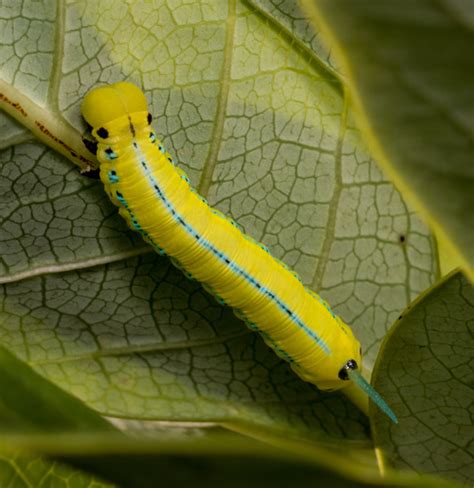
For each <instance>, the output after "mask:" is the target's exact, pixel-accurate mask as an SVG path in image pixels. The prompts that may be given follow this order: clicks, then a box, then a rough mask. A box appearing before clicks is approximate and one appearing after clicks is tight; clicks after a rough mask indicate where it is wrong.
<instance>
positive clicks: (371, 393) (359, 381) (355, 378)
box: [347, 369, 398, 424]
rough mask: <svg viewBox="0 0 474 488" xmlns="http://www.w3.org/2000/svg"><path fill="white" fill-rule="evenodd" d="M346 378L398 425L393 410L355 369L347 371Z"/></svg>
mask: <svg viewBox="0 0 474 488" xmlns="http://www.w3.org/2000/svg"><path fill="white" fill-rule="evenodd" d="M347 376H348V377H349V380H351V381H352V382H353V383H354V384H355V385H356V386H358V387H359V388H360V389H361V390H362V391H363V392H364V393H366V394H367V396H368V397H369V398H370V399H371V400H372V401H373V402H374V403H375V405H377V406H378V407H379V408H380V410H382V412H383V413H385V415H387V417H389V418H390V420H391V421H392V422H393V423H395V424H398V418H397V416H396V415H395V414H394V413H393V410H392V409H391V408H390V407H389V406H388V405H387V402H386V401H385V400H384V399H383V398H382V397H381V396H380V394H379V393H378V392H377V391H376V390H375V388H374V387H373V386H372V385H371V384H370V383H369V382H368V381H367V380H366V379H365V378H364V377H363V376H362V374H361V373H360V371H358V370H357V369H348V370H347Z"/></svg>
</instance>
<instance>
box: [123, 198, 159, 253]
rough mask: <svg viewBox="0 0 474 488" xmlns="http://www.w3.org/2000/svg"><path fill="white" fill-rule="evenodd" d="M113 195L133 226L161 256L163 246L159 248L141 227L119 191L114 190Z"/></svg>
mask: <svg viewBox="0 0 474 488" xmlns="http://www.w3.org/2000/svg"><path fill="white" fill-rule="evenodd" d="M115 196H116V197H117V200H118V201H119V202H120V203H121V204H122V206H123V207H124V208H125V209H126V210H127V212H128V214H129V215H130V220H131V222H132V225H133V227H134V228H135V229H136V230H137V231H138V232H139V233H140V234H141V235H142V236H143V237H144V238H145V239H147V241H148V242H149V243H150V244H151V245H152V246H153V247H154V248H155V249H156V250H157V251H158V253H159V254H161V255H162V256H163V255H164V254H166V252H165V250H164V249H163V248H161V247H160V246H158V244H156V243H155V242H154V241H153V239H152V238H151V237H150V235H149V234H148V232H147V231H146V230H145V229H143V227H142V226H141V225H140V223H139V222H138V220H137V218H136V217H135V214H134V213H133V212H132V210H131V209H130V207H129V205H128V203H127V201H126V200H125V198H124V196H123V195H122V194H121V193H120V192H119V191H116V192H115Z"/></svg>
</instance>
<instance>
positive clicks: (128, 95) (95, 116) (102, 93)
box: [81, 81, 151, 139]
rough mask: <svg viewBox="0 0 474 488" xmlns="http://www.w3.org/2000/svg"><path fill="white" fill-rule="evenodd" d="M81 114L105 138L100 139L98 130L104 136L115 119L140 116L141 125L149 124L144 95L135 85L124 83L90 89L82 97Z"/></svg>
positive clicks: (97, 132)
mask: <svg viewBox="0 0 474 488" xmlns="http://www.w3.org/2000/svg"><path fill="white" fill-rule="evenodd" d="M81 112H82V115H83V117H84V119H85V120H86V122H87V123H88V124H89V125H91V126H92V127H93V128H94V132H95V133H96V134H97V135H98V136H99V137H101V138H102V139H105V138H106V137H102V135H101V133H100V129H104V130H103V131H102V134H103V135H106V134H107V132H108V130H107V127H108V126H109V125H110V123H111V122H113V121H115V120H117V119H121V118H123V117H127V118H128V119H129V120H131V119H132V118H134V119H135V117H134V115H135V116H138V114H140V118H143V119H144V120H143V123H150V122H151V120H150V117H149V116H148V107H147V100H146V98H145V95H144V94H143V92H142V91H141V90H140V88H138V87H137V86H136V85H134V84H133V83H129V82H126V81H122V82H119V83H114V84H112V85H106V86H100V87H98V88H94V89H92V90H91V91H90V92H89V93H87V95H86V96H85V97H84V100H83V102H82V106H81ZM134 122H135V120H134ZM94 135H95V134H94Z"/></svg>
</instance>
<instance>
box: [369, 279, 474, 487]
mask: <svg viewBox="0 0 474 488" xmlns="http://www.w3.org/2000/svg"><path fill="white" fill-rule="evenodd" d="M473 322H474V288H473V287H472V286H471V285H470V284H469V283H468V282H467V280H466V279H465V278H464V277H463V276H462V274H461V273H456V274H453V275H452V276H450V277H448V278H447V279H446V280H445V281H443V282H441V283H439V284H438V285H437V286H436V287H434V288H433V289H432V290H431V291H430V292H429V293H427V294H426V295H424V296H423V297H421V298H420V299H419V300H418V301H417V302H416V303H414V304H413V306H411V307H410V308H408V309H407V311H406V312H405V313H404V314H403V315H402V316H401V317H400V319H399V321H398V322H397V324H396V326H395V327H394V329H393V330H392V331H391V332H390V336H389V337H387V341H386V342H385V345H384V347H383V349H382V355H381V359H380V361H379V362H378V366H376V367H375V369H374V376H375V384H376V385H378V386H380V388H381V389H383V391H384V393H385V396H386V398H387V399H388V400H389V402H390V403H391V404H392V405H393V407H394V408H395V409H396V411H397V413H398V416H399V420H400V424H399V425H397V426H396V427H395V426H389V425H387V422H386V421H385V419H383V418H381V416H380V415H379V414H376V422H375V424H374V435H375V442H376V443H377V445H379V446H380V447H381V448H382V449H383V451H384V452H386V453H387V455H388V457H389V459H390V460H391V461H393V462H394V463H395V465H396V466H397V467H403V468H413V469H415V470H417V471H421V472H427V473H437V474H440V475H442V476H447V477H449V478H453V479H455V480H458V481H461V482H463V483H466V485H467V484H469V485H470V486H472V483H473V482H474V469H473V467H474V463H473V458H474V450H473V447H472V439H473V437H474V427H473V424H472V407H473V404H474V391H473V388H472V386H473V380H474V368H473V361H472V358H473V356H474V340H473ZM374 413H375V412H374Z"/></svg>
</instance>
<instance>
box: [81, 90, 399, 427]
mask: <svg viewBox="0 0 474 488" xmlns="http://www.w3.org/2000/svg"><path fill="white" fill-rule="evenodd" d="M82 114H83V116H84V118H85V120H86V122H87V123H88V124H90V125H91V126H92V127H93V129H92V135H93V137H94V138H95V139H96V140H97V143H98V144H97V157H98V159H99V162H100V178H101V180H102V182H103V184H104V187H105V190H106V192H107V194H108V195H109V197H110V199H111V201H112V202H113V203H114V204H115V205H116V206H117V207H118V208H119V212H120V215H121V216H122V217H123V218H124V219H125V220H126V222H127V224H128V226H129V227H130V228H131V229H133V230H135V231H137V232H139V233H140V234H141V235H142V237H143V238H144V239H145V240H146V241H147V242H148V243H149V244H150V245H151V246H153V247H154V249H155V250H156V251H157V252H159V253H161V254H166V255H168V256H169V257H170V258H171V259H172V261H173V263H174V264H175V265H177V266H178V267H179V268H181V269H182V270H183V271H184V272H185V273H186V274H187V275H188V276H189V277H192V278H193V279H196V280H198V281H200V282H201V283H202V285H203V286H204V288H205V289H206V290H208V291H210V292H211V293H212V294H213V295H214V296H216V297H217V298H218V300H219V301H220V302H221V303H225V304H226V305H228V306H230V307H232V308H233V309H234V312H235V314H236V315H237V316H238V317H239V318H241V319H243V320H244V321H245V322H246V324H247V325H248V327H249V328H250V329H252V330H254V331H257V332H258V333H259V334H261V336H262V337H263V339H264V341H265V342H266V343H267V344H268V345H269V346H270V347H271V348H272V349H273V350H274V351H275V352H276V354H278V355H279V356H280V357H282V358H283V359H285V360H286V361H288V362H289V364H290V366H291V367H292V368H293V370H294V371H295V372H296V373H297V374H298V375H299V376H300V377H301V378H302V379H303V380H305V381H308V382H310V383H312V384H314V385H316V386H317V387H318V388H320V389H322V390H338V389H343V388H347V387H348V386H349V385H350V384H352V385H356V386H357V387H358V388H360V389H361V390H362V391H364V393H365V394H367V395H368V396H369V397H370V398H372V400H373V401H374V402H375V403H376V404H377V405H378V406H379V407H380V408H381V409H382V410H384V411H385V413H386V414H387V415H388V416H389V417H390V418H392V420H394V421H396V417H395V415H394V414H393V412H392V411H391V410H390V408H389V407H388V405H387V404H386V403H385V402H384V401H383V399H382V398H381V397H380V395H378V394H377V393H376V392H375V391H374V390H373V388H372V387H371V386H370V385H369V384H368V383H367V382H366V381H365V380H364V378H363V377H362V375H361V374H360V371H359V368H358V365H360V364H361V352H360V344H359V342H358V341H357V339H356V338H355V337H354V335H353V333H352V331H351V329H350V328H349V327H348V326H347V325H346V324H344V323H343V321H342V320H341V319H340V318H339V317H337V316H336V315H335V314H334V313H333V311H332V310H331V308H330V307H329V305H328V304H327V303H326V302H325V301H324V300H322V298H321V297H320V296H319V295H318V294H317V293H315V292H313V291H311V290H309V289H307V288H305V287H304V285H303V284H302V283H301V281H300V279H299V277H298V276H297V275H296V274H295V273H294V272H293V271H292V270H290V269H289V268H288V267H287V266H286V265H285V264H284V263H282V262H281V261H279V260H278V259H275V258H274V257H272V255H271V254H270V252H269V251H268V249H267V248H266V247H265V246H264V245H263V244H260V243H258V242H256V241H255V240H254V239H252V238H251V237H250V236H248V235H246V234H244V233H243V232H242V231H241V230H240V229H239V226H238V224H236V223H235V222H233V221H231V220H230V219H228V218H226V217H225V216H224V215H223V214H222V213H220V212H219V211H218V210H216V209H213V208H211V207H210V206H209V205H208V203H207V202H206V200H205V199H204V198H203V197H201V196H200V195H199V194H198V193H197V192H196V191H195V190H194V189H193V188H192V187H191V185H190V183H189V178H188V177H187V175H186V174H185V173H184V172H183V171H182V170H181V169H179V168H177V167H176V166H175V162H174V160H173V158H172V156H171V155H170V154H169V153H168V152H166V150H165V149H164V147H163V145H162V144H161V142H160V141H159V140H158V138H157V137H156V134H155V132H154V130H153V129H152V127H151V119H152V117H151V115H150V114H149V112H148V107H147V102H146V98H145V95H144V94H143V92H142V91H141V90H140V89H139V88H138V87H137V86H135V85H133V84H131V83H127V82H120V83H115V84H113V85H107V86H103V87H99V88H95V89H93V90H92V91H90V92H89V93H88V94H87V95H86V97H85V98H84V101H83V104H82Z"/></svg>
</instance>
